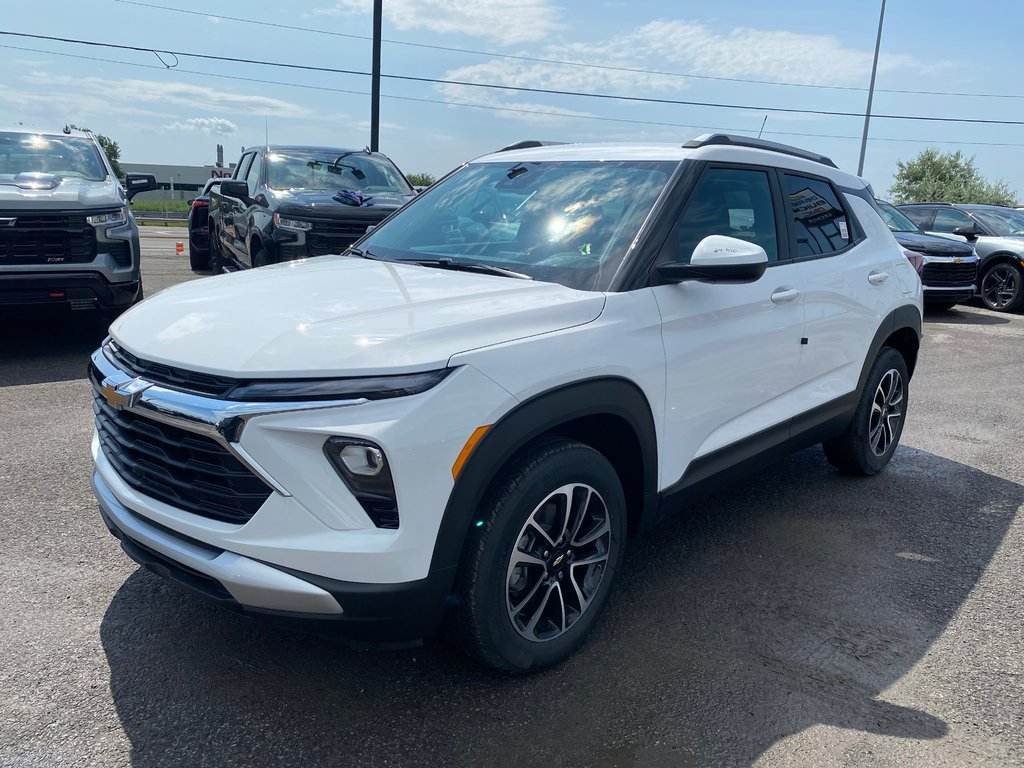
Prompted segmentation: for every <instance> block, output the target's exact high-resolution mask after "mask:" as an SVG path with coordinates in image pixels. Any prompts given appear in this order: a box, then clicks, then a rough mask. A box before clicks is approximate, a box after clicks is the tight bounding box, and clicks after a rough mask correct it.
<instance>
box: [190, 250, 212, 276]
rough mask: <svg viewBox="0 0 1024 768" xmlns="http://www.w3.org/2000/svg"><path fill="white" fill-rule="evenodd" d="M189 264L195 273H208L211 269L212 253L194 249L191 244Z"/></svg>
mask: <svg viewBox="0 0 1024 768" xmlns="http://www.w3.org/2000/svg"><path fill="white" fill-rule="evenodd" d="M188 264H189V266H190V267H191V268H192V271H193V272H206V271H208V270H209V269H210V252H209V251H201V250H199V249H198V248H193V247H192V244H191V243H189V248H188Z"/></svg>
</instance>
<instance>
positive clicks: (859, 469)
mask: <svg viewBox="0 0 1024 768" xmlns="http://www.w3.org/2000/svg"><path fill="white" fill-rule="evenodd" d="M909 380H910V375H909V374H908V373H907V363H906V361H905V360H904V359H903V355H901V354H900V353H899V352H898V351H897V350H895V349H893V348H892V347H882V349H881V351H880V352H879V353H878V357H877V358H875V363H874V365H872V366H871V371H870V372H869V373H868V380H867V383H866V384H865V385H864V391H863V392H861V395H860V401H859V402H858V403H857V410H856V411H854V414H853V419H852V420H851V421H850V425H849V426H848V427H847V428H846V431H845V432H844V433H843V434H841V435H840V436H839V437H836V438H833V439H831V440H827V441H825V442H824V443H822V447H823V448H824V449H825V457H826V458H827V459H828V460H829V463H831V464H832V466H834V467H835V468H836V469H838V470H839V471H840V472H846V473H848V474H851V475H874V474H877V473H878V472H881V471H882V469H883V468H884V467H885V465H886V464H888V463H889V460H890V459H891V458H892V455H893V453H895V452H896V446H897V445H898V444H899V442H900V435H902V434H903V424H904V422H905V421H906V418H907V395H908V389H907V383H908V382H909Z"/></svg>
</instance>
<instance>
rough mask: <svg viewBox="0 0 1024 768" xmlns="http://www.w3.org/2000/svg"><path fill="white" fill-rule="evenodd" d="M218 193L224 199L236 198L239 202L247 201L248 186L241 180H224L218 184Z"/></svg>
mask: <svg viewBox="0 0 1024 768" xmlns="http://www.w3.org/2000/svg"><path fill="white" fill-rule="evenodd" d="M220 193H221V194H222V195H224V196H225V197H237V198H239V199H240V200H248V199H249V185H248V184H247V183H246V182H244V181H242V180H241V179H224V181H222V182H221V183H220Z"/></svg>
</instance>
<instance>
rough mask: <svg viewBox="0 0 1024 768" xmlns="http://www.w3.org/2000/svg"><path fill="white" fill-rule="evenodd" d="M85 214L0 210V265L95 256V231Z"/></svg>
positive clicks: (80, 261)
mask: <svg viewBox="0 0 1024 768" xmlns="http://www.w3.org/2000/svg"><path fill="white" fill-rule="evenodd" d="M85 216H86V214H84V213H74V212H66V211H54V212H53V213H22V212H20V211H0V219H14V220H15V222H14V225H13V226H0V266H2V265H4V264H88V263H89V262H91V261H92V260H93V259H95V258H96V232H95V230H94V229H93V228H92V225H90V224H89V222H87V221H86V220H85Z"/></svg>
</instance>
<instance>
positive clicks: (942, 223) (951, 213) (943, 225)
mask: <svg viewBox="0 0 1024 768" xmlns="http://www.w3.org/2000/svg"><path fill="white" fill-rule="evenodd" d="M973 226H974V219H972V218H971V217H970V216H968V215H967V214H966V213H964V212H962V211H958V210H956V209H954V208H940V209H939V210H938V211H936V212H935V223H934V224H933V225H932V231H934V232H952V231H953V230H954V229H956V228H957V227H973Z"/></svg>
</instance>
